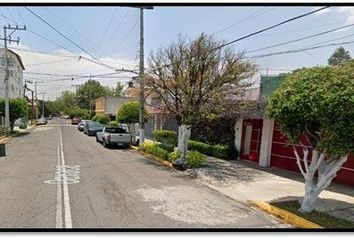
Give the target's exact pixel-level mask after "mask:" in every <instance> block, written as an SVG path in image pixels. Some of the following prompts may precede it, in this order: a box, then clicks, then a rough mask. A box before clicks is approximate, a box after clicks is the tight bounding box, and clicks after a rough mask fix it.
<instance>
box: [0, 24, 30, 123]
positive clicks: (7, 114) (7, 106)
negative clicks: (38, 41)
mask: <svg viewBox="0 0 354 240" xmlns="http://www.w3.org/2000/svg"><path fill="white" fill-rule="evenodd" d="M6 30H13V31H12V32H11V33H10V34H9V35H7V32H6ZM16 30H26V26H24V27H23V28H19V27H18V26H17V25H16V27H12V26H11V25H10V24H9V25H7V26H6V25H5V26H4V37H3V38H0V40H4V51H5V78H4V83H5V128H6V129H7V130H10V104H9V69H8V68H9V59H8V57H7V42H9V44H10V43H11V42H16V43H17V44H18V43H19V42H20V39H19V38H17V40H12V39H11V35H12V34H13V33H14V32H15V31H16Z"/></svg>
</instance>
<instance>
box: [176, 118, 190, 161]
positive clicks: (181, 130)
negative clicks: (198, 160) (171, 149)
mask: <svg viewBox="0 0 354 240" xmlns="http://www.w3.org/2000/svg"><path fill="white" fill-rule="evenodd" d="M190 136H191V125H185V124H182V125H180V126H178V151H180V153H181V159H182V160H183V162H186V161H187V160H186V156H187V151H188V140H189V137H190Z"/></svg>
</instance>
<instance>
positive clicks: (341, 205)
mask: <svg viewBox="0 0 354 240" xmlns="http://www.w3.org/2000/svg"><path fill="white" fill-rule="evenodd" d="M302 199H303V197H299V196H286V197H281V198H277V199H274V200H272V201H271V202H273V203H275V202H286V201H297V202H298V203H299V204H301V202H302ZM315 210H316V211H318V212H324V213H327V214H329V215H331V216H334V217H337V218H342V219H345V220H348V221H351V222H353V223H354V204H353V203H350V202H344V201H340V200H337V199H332V198H323V197H319V198H318V199H317V201H316V208H315Z"/></svg>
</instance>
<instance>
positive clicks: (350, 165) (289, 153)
mask: <svg viewBox="0 0 354 240" xmlns="http://www.w3.org/2000/svg"><path fill="white" fill-rule="evenodd" d="M301 140H302V142H303V143H304V144H305V145H307V147H308V148H309V149H310V153H309V157H308V159H310V160H311V157H312V148H311V147H310V146H309V144H308V142H307V139H306V138H303V139H301ZM295 147H296V149H297V150H298V153H299V155H300V157H301V158H302V157H303V154H302V149H301V146H300V145H295ZM310 160H309V161H310ZM270 166H271V167H277V168H281V169H286V170H290V171H294V172H300V170H299V168H298V166H297V164H296V158H295V154H294V152H293V145H290V144H288V143H287V138H286V136H284V135H282V134H281V132H280V130H279V128H278V126H277V124H275V125H274V131H273V139H272V150H271V156H270ZM334 180H335V181H336V182H341V183H344V184H347V185H351V186H354V156H353V155H349V157H348V161H347V162H346V163H345V164H344V165H343V167H342V169H341V170H340V171H339V172H338V173H337V177H336V178H335V179H334Z"/></svg>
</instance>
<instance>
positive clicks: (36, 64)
mask: <svg viewBox="0 0 354 240" xmlns="http://www.w3.org/2000/svg"><path fill="white" fill-rule="evenodd" d="M76 58H77V57H70V58H66V59H62V60H56V61H48V62H41V63H33V64H26V67H28V66H38V65H44V64H52V63H59V62H66V61H68V60H72V59H76Z"/></svg>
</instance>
